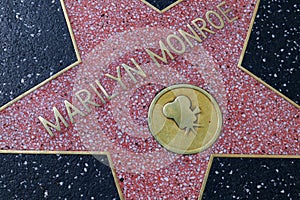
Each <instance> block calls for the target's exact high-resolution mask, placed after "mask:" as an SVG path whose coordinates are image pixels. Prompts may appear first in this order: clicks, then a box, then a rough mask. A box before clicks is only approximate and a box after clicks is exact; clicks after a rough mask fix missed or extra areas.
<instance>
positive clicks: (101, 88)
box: [90, 80, 118, 103]
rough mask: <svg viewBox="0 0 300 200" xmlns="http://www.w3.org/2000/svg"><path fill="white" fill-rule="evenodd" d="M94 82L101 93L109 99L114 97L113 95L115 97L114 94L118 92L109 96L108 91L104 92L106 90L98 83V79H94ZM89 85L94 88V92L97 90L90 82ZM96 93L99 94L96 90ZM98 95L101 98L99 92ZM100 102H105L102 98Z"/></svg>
mask: <svg viewBox="0 0 300 200" xmlns="http://www.w3.org/2000/svg"><path fill="white" fill-rule="evenodd" d="M95 83H96V84H97V86H98V87H99V88H100V90H101V91H102V92H103V94H104V95H105V97H106V98H107V99H108V100H111V99H112V98H114V97H116V96H117V95H118V93H116V94H112V95H111V96H109V95H108V93H107V92H106V90H105V89H104V87H103V86H102V85H101V83H100V82H99V81H98V80H96V81H95ZM90 86H91V87H92V88H93V89H94V91H95V92H96V91H97V89H96V88H95V87H94V86H93V85H92V84H90ZM96 93H97V95H98V94H99V92H98V91H97V92H96ZM98 96H99V97H100V98H101V95H100V94H99V95H98ZM102 99H103V98H101V100H102ZM102 102H103V103H105V101H104V100H103V101H102Z"/></svg>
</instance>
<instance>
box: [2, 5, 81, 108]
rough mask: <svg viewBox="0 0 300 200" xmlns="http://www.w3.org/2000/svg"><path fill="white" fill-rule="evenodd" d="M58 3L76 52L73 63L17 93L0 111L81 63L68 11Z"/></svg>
mask: <svg viewBox="0 0 300 200" xmlns="http://www.w3.org/2000/svg"><path fill="white" fill-rule="evenodd" d="M60 4H61V7H62V9H63V13H64V17H65V20H66V23H67V26H68V30H69V34H70V37H71V40H72V43H73V47H74V51H75V54H76V58H77V61H75V62H74V63H72V64H71V65H69V66H67V67H66V68H64V69H63V70H61V71H59V72H58V73H56V74H54V75H52V76H51V77H49V78H47V79H45V80H44V81H42V82H41V83H39V84H37V85H36V86H34V87H32V88H31V89H29V90H27V91H26V92H24V93H23V94H21V95H19V96H18V97H16V98H14V99H13V100H11V101H9V102H8V103H6V104H4V105H3V106H1V107H0V111H2V110H4V109H5V108H7V107H9V106H11V105H12V104H14V103H16V102H17V101H19V100H20V99H22V98H23V97H25V96H27V95H28V94H30V93H32V92H33V91H35V90H37V89H38V88H40V87H41V86H43V85H45V84H46V83H48V82H49V81H51V80H53V79H55V78H57V77H58V76H60V75H61V74H63V73H64V72H66V71H68V70H69V69H71V68H73V67H75V66H76V65H78V64H80V63H81V57H80V54H79V51H78V47H77V44H76V41H75V37H74V33H73V30H72V27H71V23H70V20H69V17H68V13H67V10H66V6H65V2H64V0H60Z"/></svg>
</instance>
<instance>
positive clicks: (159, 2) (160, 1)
mask: <svg viewBox="0 0 300 200" xmlns="http://www.w3.org/2000/svg"><path fill="white" fill-rule="evenodd" d="M145 1H147V2H148V3H150V4H151V5H152V6H154V7H156V8H158V9H159V10H163V9H165V8H166V7H168V6H169V5H171V4H173V3H175V2H177V1H178V0H145Z"/></svg>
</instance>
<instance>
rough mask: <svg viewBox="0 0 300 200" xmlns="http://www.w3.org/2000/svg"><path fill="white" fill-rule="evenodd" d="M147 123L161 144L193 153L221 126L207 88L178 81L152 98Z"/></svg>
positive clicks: (204, 146) (214, 136)
mask: <svg viewBox="0 0 300 200" xmlns="http://www.w3.org/2000/svg"><path fill="white" fill-rule="evenodd" d="M148 124H149V128H150V131H151V133H152V135H153V136H154V137H155V139H156V140H157V141H158V142H159V143H160V144H161V145H162V146H163V147H165V148H166V149H168V150H169V151H172V152H175V153H179V154H193V153H198V152H201V151H204V150H205V149H207V148H209V147H210V146H211V145H212V144H213V143H214V142H215V141H216V139H217V138H218V136H219V135H220V132H221V128H222V114H221V110H220V108H219V106H218V104H217V102H216V100H215V99H214V98H213V97H212V96H211V95H210V94H209V93H208V92H206V91H205V90H203V89H201V88H199V87H196V86H193V85H188V84H179V85H173V86H170V87H167V88H165V89H164V90H162V91H161V92H160V93H159V94H158V95H157V96H156V97H155V98H154V100H153V101H152V103H151V105H150V108H149V112H148Z"/></svg>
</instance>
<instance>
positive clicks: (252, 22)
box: [238, 0, 300, 109]
mask: <svg viewBox="0 0 300 200" xmlns="http://www.w3.org/2000/svg"><path fill="white" fill-rule="evenodd" d="M259 5H260V0H257V3H256V5H255V9H254V12H253V16H252V19H251V22H250V26H249V29H248V33H247V36H246V39H245V42H244V46H243V50H242V53H241V56H240V59H239V62H238V67H239V68H240V69H241V70H242V71H244V72H245V73H247V74H248V75H250V76H252V77H253V78H255V79H256V80H257V81H259V82H260V83H262V84H263V85H265V86H266V87H267V88H269V89H271V90H272V91H274V92H275V93H276V94H278V95H279V96H281V97H283V98H284V99H285V100H286V101H288V102H289V103H291V104H292V105H294V106H295V107H296V108H298V109H300V105H298V104H297V103H296V102H294V101H293V100H291V99H290V98H288V97H287V96H286V95H284V94H282V93H281V92H280V91H278V90H277V89H275V88H274V87H272V86H271V85H269V84H268V83H266V82H265V81H263V80H262V79H261V78H259V77H258V76H256V75H255V74H254V73H252V72H250V71H249V70H248V69H246V68H244V67H243V66H242V62H243V59H244V56H245V53H246V49H247V46H248V43H249V39H250V35H251V33H252V28H253V25H254V21H255V19H256V16H257V12H258V8H259Z"/></svg>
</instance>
